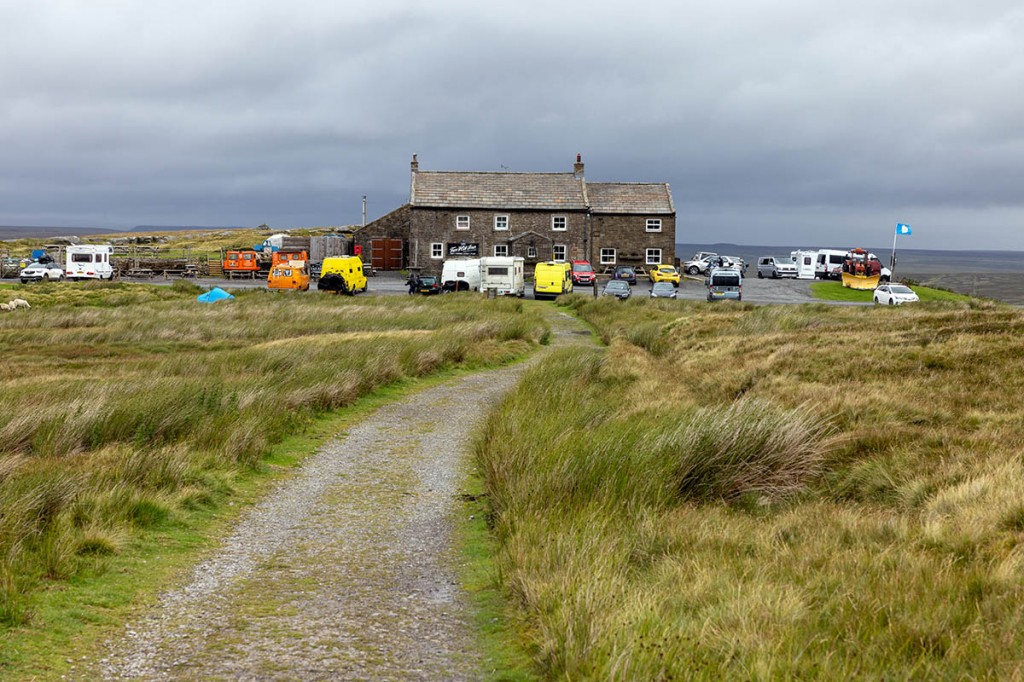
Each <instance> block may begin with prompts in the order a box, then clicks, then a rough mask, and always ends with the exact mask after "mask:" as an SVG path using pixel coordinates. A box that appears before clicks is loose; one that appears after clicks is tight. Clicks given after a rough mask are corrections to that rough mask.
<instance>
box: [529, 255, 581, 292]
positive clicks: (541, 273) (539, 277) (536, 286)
mask: <svg viewBox="0 0 1024 682" xmlns="http://www.w3.org/2000/svg"><path fill="white" fill-rule="evenodd" d="M571 292H572V266H571V265H569V263H567V262H566V261H560V260H549V261H547V262H545V263H537V268H536V269H535V270H534V271H533V297H534V298H535V299H537V300H538V301H539V300H540V299H542V298H556V297H558V296H561V295H562V294H568V293H571Z"/></svg>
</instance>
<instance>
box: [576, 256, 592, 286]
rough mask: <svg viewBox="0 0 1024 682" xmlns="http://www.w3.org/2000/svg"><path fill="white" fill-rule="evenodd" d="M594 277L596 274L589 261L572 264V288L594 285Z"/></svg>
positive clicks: (577, 261)
mask: <svg viewBox="0 0 1024 682" xmlns="http://www.w3.org/2000/svg"><path fill="white" fill-rule="evenodd" d="M595 277H597V274H596V273H595V272H594V268H593V266H592V265H591V264H590V261H585V260H574V261H573V262H572V283H573V285H574V286H578V285H580V284H584V285H587V286H589V285H591V284H593V283H594V278H595Z"/></svg>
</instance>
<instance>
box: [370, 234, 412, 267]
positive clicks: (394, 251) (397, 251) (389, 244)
mask: <svg viewBox="0 0 1024 682" xmlns="http://www.w3.org/2000/svg"><path fill="white" fill-rule="evenodd" d="M370 262H371V263H372V265H373V269H374V270H401V269H402V266H403V265H404V263H402V240H401V239H372V240H370Z"/></svg>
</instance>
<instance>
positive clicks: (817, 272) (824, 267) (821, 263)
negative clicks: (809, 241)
mask: <svg viewBox="0 0 1024 682" xmlns="http://www.w3.org/2000/svg"><path fill="white" fill-rule="evenodd" d="M846 254H847V252H846V251H839V250H837V249H821V250H819V251H818V258H817V259H816V260H815V261H814V277H815V278H817V279H841V278H842V276H843V261H844V260H846Z"/></svg>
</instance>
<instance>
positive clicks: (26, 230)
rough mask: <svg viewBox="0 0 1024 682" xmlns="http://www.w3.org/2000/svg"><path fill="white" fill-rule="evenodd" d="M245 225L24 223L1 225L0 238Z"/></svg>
mask: <svg viewBox="0 0 1024 682" xmlns="http://www.w3.org/2000/svg"><path fill="white" fill-rule="evenodd" d="M243 229H247V228H243V227H207V226H202V225H136V226H135V227H129V228H110V227H43V226H23V225H0V240H13V239H46V238H48V237H64V236H67V235H72V234H73V235H77V236H79V237H84V236H95V235H98V234H123V233H125V232H210V231H214V230H243Z"/></svg>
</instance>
